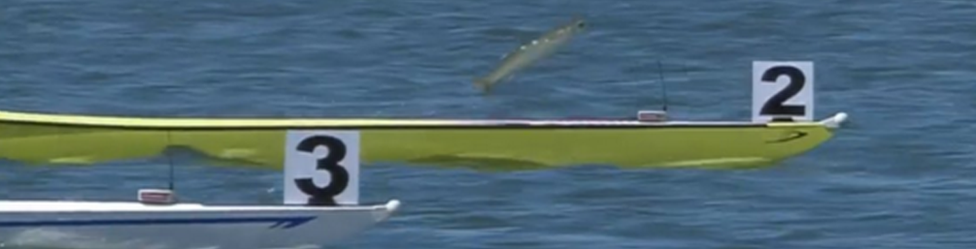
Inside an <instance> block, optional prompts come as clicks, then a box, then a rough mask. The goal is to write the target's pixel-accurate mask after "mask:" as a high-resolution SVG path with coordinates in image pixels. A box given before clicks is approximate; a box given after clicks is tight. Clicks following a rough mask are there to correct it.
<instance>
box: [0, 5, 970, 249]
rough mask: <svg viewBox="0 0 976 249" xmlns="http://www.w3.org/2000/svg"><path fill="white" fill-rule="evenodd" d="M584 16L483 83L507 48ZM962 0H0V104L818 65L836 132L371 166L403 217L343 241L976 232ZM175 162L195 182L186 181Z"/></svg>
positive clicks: (87, 180)
mask: <svg viewBox="0 0 976 249" xmlns="http://www.w3.org/2000/svg"><path fill="white" fill-rule="evenodd" d="M574 15H581V16H584V17H586V18H587V20H588V21H589V24H590V25H589V30H588V31H587V32H586V33H585V34H584V35H582V36H580V37H578V38H577V39H574V40H573V41H572V42H571V43H570V44H569V45H568V46H566V47H564V48H563V49H562V50H560V52H559V53H557V54H556V55H555V56H554V57H552V58H550V59H548V60H546V61H544V63H542V64H540V65H538V66H537V67H534V68H533V69H531V70H530V71H527V72H526V73H523V74H520V75H519V76H517V77H516V78H515V79H514V81H512V82H508V83H505V84H504V85H501V86H499V87H497V88H496V89H495V91H494V93H493V94H492V95H490V96H483V95H481V94H480V93H479V92H477V91H476V88H474V87H473V85H472V84H471V80H472V79H474V78H475V77H477V76H481V75H484V74H487V73H488V72H489V71H490V70H491V68H492V66H494V65H495V63H497V61H498V59H499V58H500V57H501V55H503V54H504V53H506V52H508V51H510V50H511V49H514V48H515V47H517V46H518V44H519V43H520V42H523V41H527V40H529V39H532V38H534V37H535V36H536V35H538V34H540V33H541V32H544V31H545V30H547V29H549V28H551V27H553V26H555V25H557V24H559V23H562V22H565V21H567V20H569V18H571V17H572V16H574ZM974 17H976V3H974V2H972V1H963V0H958V1H948V0H943V1H935V0H932V1H887V2H882V1H860V2H857V1H796V0H792V1H758V0H732V1H704V0H694V1H677V0H662V1H636V0H620V1H575V0H574V1H555V0H537V1H517V0H495V1H482V2H480V3H479V2H476V1H431V0H401V1H364V0H358V1H357V0H334V1H301V0H295V1H247V0H244V1H229V0H212V1H180V2H173V1H161V0H145V1H123V0H90V1H57V0H47V1H39V0H34V1H27V0H3V1H2V2H0V108H2V109H4V110H14V111H38V112H55V113H82V114H109V115H117V114H118V115H147V116H149V115H168V116H282V117H284V116H288V117H298V116H306V117H308V116H317V117H322V116H375V117H396V116H411V117H499V116H502V117H505V116H522V117H540V118H541V117H560V116H612V117H618V116H632V115H633V114H634V113H635V111H636V110H638V109H656V108H659V107H660V105H661V103H662V99H661V85H660V82H659V81H658V80H657V79H658V77H659V76H660V75H659V71H658V70H657V65H656V63H657V62H658V61H660V62H661V63H662V65H663V69H664V70H662V72H663V76H664V78H665V81H667V82H668V85H667V88H668V95H669V96H668V99H669V105H670V108H669V110H670V112H671V115H672V117H674V118H676V119H685V120H688V119H690V120H747V119H748V118H749V110H750V101H751V97H750V94H751V88H750V87H751V86H750V82H751V62H752V61H754V60H807V61H813V62H815V63H816V64H815V70H816V103H817V104H816V116H817V118H823V117H826V116H828V115H831V114H833V113H836V112H847V113H848V114H850V120H849V121H850V123H848V125H847V126H846V127H843V128H842V129H841V130H839V131H838V132H837V134H836V137H835V138H833V139H832V140H830V141H828V142H827V143H824V144H823V145H822V146H820V147H818V148H817V149H815V150H813V151H811V152H809V153H807V154H804V155H802V156H799V157H796V158H793V159H791V160H788V161H786V162H783V163H781V164H779V165H777V167H773V168H767V169H753V170H736V171H733V170H699V169H644V170H622V169H616V168H611V167H574V168H559V169H552V170H541V171H528V172H501V173H485V172H478V171H473V170H468V169H463V168H455V169H445V168H435V167H410V166H404V165H365V166H364V168H363V175H362V184H363V185H362V188H363V189H362V193H363V197H362V198H363V201H364V202H382V201H385V200H387V199H389V198H398V199H400V200H401V201H403V203H404V206H403V208H404V209H403V210H402V212H400V213H398V214H397V215H396V216H394V217H393V218H392V219H391V220H390V221H388V222H386V223H382V224H380V225H379V226H377V227H375V228H373V229H371V230H369V231H367V232H366V233H364V234H362V235H361V236H358V237H356V238H354V239H352V240H350V241H347V242H345V243H344V244H341V245H338V246H337V247H338V248H560V249H566V248H588V249H589V248H695V249H701V248H723V249H732V248H736V249H739V248H838V249H840V248H843V249H849V248H924V249H949V248H973V247H974V246H976V239H974V237H973V236H972V235H973V234H974V233H976V225H974V224H976V213H974V211H972V210H973V209H972V208H971V207H972V206H974V205H976V198H974V197H976V195H974V194H972V193H974V191H976V181H973V180H972V178H973V177H974V176H976V163H974V162H973V159H974V157H976V156H974V155H976V153H974V151H976V146H974V145H973V141H976V126H974V125H972V124H973V123H974V122H976V98H974V97H973V96H974V95H973V93H974V91H976V84H974V82H973V81H974V80H976V60H974V58H976V32H974V30H976V18H974ZM135 164H137V163H129V164H126V163H118V164H112V165H99V166H95V167H91V168H30V167H23V166H22V165H18V164H15V163H4V164H3V166H2V167H0V184H2V185H0V197H2V198H49V199H93V198H98V199H105V198H109V199H111V198H117V199H120V198H133V196H134V192H133V191H134V189H135V188H138V187H160V186H163V185H162V184H164V183H165V174H166V169H165V163H164V162H157V163H156V164H155V165H157V166H158V167H155V166H153V167H134V165H135ZM178 177H179V178H180V179H183V180H184V181H181V182H180V183H179V184H180V185H178V189H180V191H181V194H182V195H184V196H185V197H186V198H190V199H192V200H201V201H208V202H216V203H277V202H280V186H278V185H279V181H280V173H279V172H268V171H262V170H255V169H246V168H243V169H232V168H214V167H203V166H192V165H190V166H185V167H183V168H181V169H180V170H179V172H178ZM190 177H193V178H192V179H190Z"/></svg>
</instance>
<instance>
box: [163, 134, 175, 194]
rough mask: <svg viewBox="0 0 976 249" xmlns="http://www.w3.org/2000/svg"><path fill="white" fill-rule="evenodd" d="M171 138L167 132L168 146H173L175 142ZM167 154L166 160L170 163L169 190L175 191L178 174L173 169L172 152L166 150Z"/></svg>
mask: <svg viewBox="0 0 976 249" xmlns="http://www.w3.org/2000/svg"><path fill="white" fill-rule="evenodd" d="M171 137H172V136H171V135H170V132H169V131H167V132H166V143H167V144H172V143H173V140H172V138H171ZM165 152H166V159H167V160H168V161H169V190H170V191H174V190H175V188H176V186H175V185H176V184H175V183H174V182H175V178H176V172H175V170H174V169H173V157H172V155H170V150H165Z"/></svg>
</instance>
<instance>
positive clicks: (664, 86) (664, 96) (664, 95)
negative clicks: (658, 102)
mask: <svg viewBox="0 0 976 249" xmlns="http://www.w3.org/2000/svg"><path fill="white" fill-rule="evenodd" d="M657 72H658V76H659V77H660V79H661V95H662V96H661V98H662V99H663V100H664V105H663V106H661V110H662V111H665V112H667V111H668V86H667V82H664V72H663V70H662V69H661V60H658V61H657Z"/></svg>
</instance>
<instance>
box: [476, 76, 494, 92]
mask: <svg viewBox="0 0 976 249" xmlns="http://www.w3.org/2000/svg"><path fill="white" fill-rule="evenodd" d="M474 86H476V87H478V89H481V91H482V92H485V93H487V92H489V91H491V80H490V79H488V77H482V78H477V79H475V80H474Z"/></svg>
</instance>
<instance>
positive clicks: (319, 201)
mask: <svg viewBox="0 0 976 249" xmlns="http://www.w3.org/2000/svg"><path fill="white" fill-rule="evenodd" d="M318 146H325V147H326V148H328V149H329V154H328V155H326V156H325V157H323V158H319V159H318V164H317V165H316V167H315V168H316V170H325V171H328V172H329V176H330V177H332V180H331V181H329V185H328V186H325V187H324V188H322V187H319V186H316V185H315V183H314V182H312V178H298V179H295V184H297V185H298V189H300V190H301V191H302V192H303V193H305V194H307V195H309V196H311V197H310V198H309V199H308V205H312V206H335V205H337V204H336V201H335V197H336V196H337V195H339V194H341V193H342V192H343V191H345V190H346V187H347V186H348V185H349V171H346V168H345V167H343V166H342V165H339V162H340V161H342V159H345V158H346V144H345V143H343V142H342V140H339V139H338V138H335V137H331V136H323V135H317V136H312V137H309V138H306V139H305V140H302V142H300V143H298V147H297V148H296V149H298V150H299V151H302V152H307V153H312V152H313V151H315V147H318Z"/></svg>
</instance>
